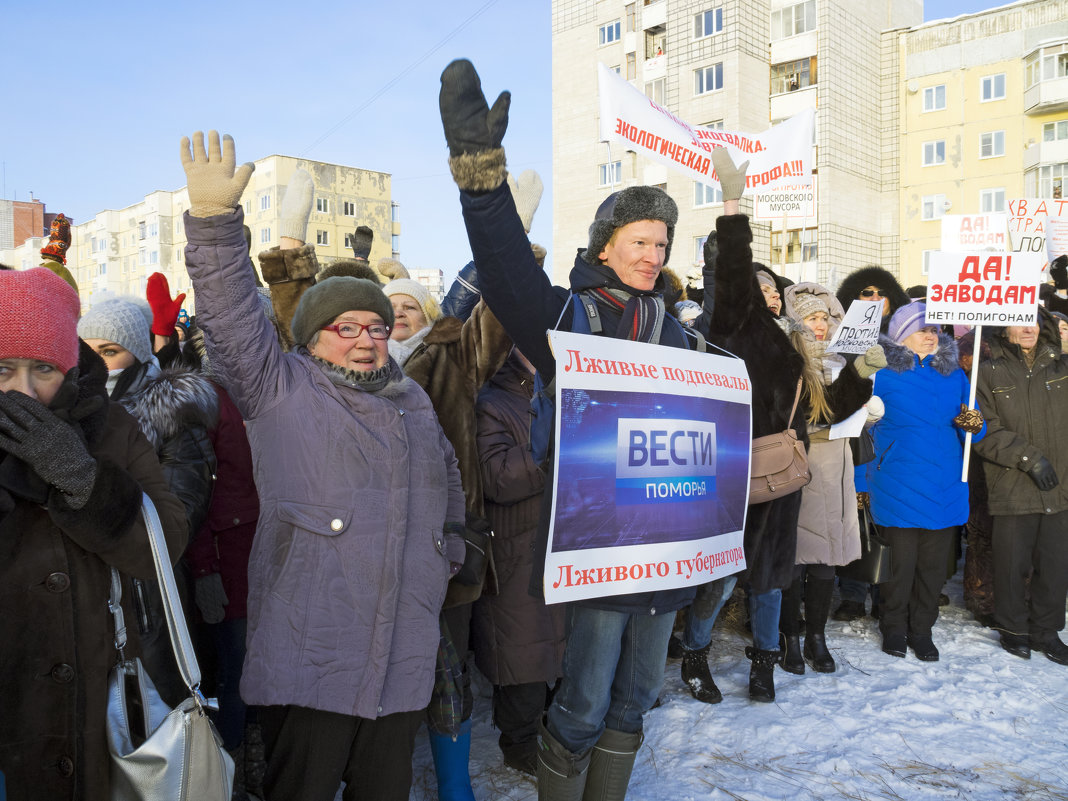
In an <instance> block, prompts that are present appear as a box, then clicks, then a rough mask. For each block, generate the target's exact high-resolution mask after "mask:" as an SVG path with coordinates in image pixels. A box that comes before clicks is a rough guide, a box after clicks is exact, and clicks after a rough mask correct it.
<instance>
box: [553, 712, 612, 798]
mask: <svg viewBox="0 0 1068 801" xmlns="http://www.w3.org/2000/svg"><path fill="white" fill-rule="evenodd" d="M592 752H593V749H590V750H589V751H586V752H585V753H584V754H573V753H571V752H570V751H568V750H567V748H565V747H564V745H563V743H561V742H560V741H559V740H557V739H556V738H555V737H553V736H552V735H551V734H549V730H548V729H546V728H545V723H544V721H543V722H541V723H539V724H538V801H582V794H583V793H584V792H585V791H586V774H587V770H588V768H589V767H590V758H591V754H592ZM628 780H629V773H628Z"/></svg>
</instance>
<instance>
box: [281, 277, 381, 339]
mask: <svg viewBox="0 0 1068 801" xmlns="http://www.w3.org/2000/svg"><path fill="white" fill-rule="evenodd" d="M347 311H370V312H374V313H375V314H377V315H378V316H379V317H381V318H382V321H383V322H384V323H385V324H386V325H388V326H389V327H390V328H392V327H393V304H391V303H390V302H389V298H387V297H386V296H385V294H384V293H383V292H382V287H380V286H379V285H378V284H376V283H373V282H372V281H368V280H366V279H363V278H352V277H350V276H347V275H336V276H334V277H333V278H327V279H326V280H325V281H320V282H319V283H317V284H316V285H315V286H313V287H312V288H311V289H309V290H308V291H307V292H305V293H304V294H303V295H302V296H301V298H300V303H299V304H298V305H297V311H296V312H295V313H294V314H293V322H292V323H291V324H290V328H291V329H292V331H293V342H294V343H295V344H297V345H307V344H308V342H309V341H310V340H311V338H312V337H313V336H315V332H316V331H318V330H319V329H320V328H322V327H323V326H324V325H329V324H330V323H331V322H332V321H333V320H334V319H335V318H336V317H337V316H338V315H339V314H343V313H344V312H347Z"/></svg>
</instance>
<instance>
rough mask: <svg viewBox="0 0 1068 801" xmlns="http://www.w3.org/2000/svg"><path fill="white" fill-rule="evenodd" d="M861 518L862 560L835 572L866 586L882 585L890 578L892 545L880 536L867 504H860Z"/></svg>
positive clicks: (843, 566)
mask: <svg viewBox="0 0 1068 801" xmlns="http://www.w3.org/2000/svg"><path fill="white" fill-rule="evenodd" d="M857 514H858V515H859V516H860V558H859V559H857V560H855V561H853V562H850V563H849V564H848V565H842V566H841V567H839V568H838V569H837V570H836V571H835V572H836V573H837V574H838V575H839V576H842V577H844V578H848V579H853V580H854V581H861V582H864V583H865V584H881V583H882V582H884V581H887V580H888V579H889V578H890V558H891V555H890V543H888V542H887V541H886V540H884V539H883V538H882V536H881V535H880V534H879V527H878V526H877V525H876V524H875V521H874V520H873V519H872V516H871V509H869V508H868V504H867V503H866V502H863V501H861V502H858V504H857Z"/></svg>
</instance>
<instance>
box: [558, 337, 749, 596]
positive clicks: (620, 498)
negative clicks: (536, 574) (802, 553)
mask: <svg viewBox="0 0 1068 801" xmlns="http://www.w3.org/2000/svg"><path fill="white" fill-rule="evenodd" d="M549 337H550V342H551V345H552V348H553V353H554V354H556V421H555V426H556V443H557V446H556V452H555V456H554V459H555V462H554V464H555V469H554V471H553V477H554V482H553V486H552V490H551V491H552V515H551V518H550V530H549V544H548V548H547V553H546V558H545V574H544V590H545V600H546V602H547V603H559V602H563V601H573V600H578V599H582V598H597V597H602V596H607V595H621V594H626V593H633V592H645V591H651V590H664V589H672V588H675V587H685V586H690V585H694V584H703V583H706V582H708V581H711V580H713V579H715V578H718V577H720V576H724V575H728V574H730V573H734V572H737V571H739V570H742V569H743V568H744V567H745V557H744V556H743V551H742V531H743V529H744V526H745V513H746V504H747V502H748V494H749V454H750V444H751V441H752V430H751V420H750V408H749V404H750V396H751V391H750V386H749V378H748V375H747V373H746V371H745V365H744V363H743V362H742V361H741V360H740V359H731V358H727V357H723V356H713V355H711V354H703V353H695V352H693V351H687V350H682V349H679V348H665V347H659V346H656V345H649V344H646V343H644V342H631V341H629V340H621V339H615V338H611V337H597V336H590V335H587V334H573V333H568V332H560V331H551V332H549Z"/></svg>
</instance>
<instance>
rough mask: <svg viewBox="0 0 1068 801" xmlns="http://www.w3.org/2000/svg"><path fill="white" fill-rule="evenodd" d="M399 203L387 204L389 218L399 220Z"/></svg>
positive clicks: (394, 220)
mask: <svg viewBox="0 0 1068 801" xmlns="http://www.w3.org/2000/svg"><path fill="white" fill-rule="evenodd" d="M399 209H400V203H390V204H389V219H390V220H391V221H393V222H400V211H399Z"/></svg>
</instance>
